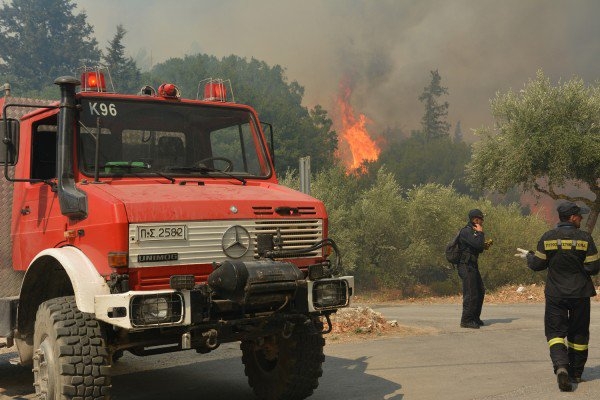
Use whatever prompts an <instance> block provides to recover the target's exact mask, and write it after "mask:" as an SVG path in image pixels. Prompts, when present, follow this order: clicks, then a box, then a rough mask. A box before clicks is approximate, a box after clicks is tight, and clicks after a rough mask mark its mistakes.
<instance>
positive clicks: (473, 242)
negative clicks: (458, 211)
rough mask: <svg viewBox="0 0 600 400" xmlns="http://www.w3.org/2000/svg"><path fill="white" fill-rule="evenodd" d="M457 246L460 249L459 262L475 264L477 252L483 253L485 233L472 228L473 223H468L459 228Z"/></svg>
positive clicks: (477, 256)
mask: <svg viewBox="0 0 600 400" xmlns="http://www.w3.org/2000/svg"><path fill="white" fill-rule="evenodd" d="M458 247H459V249H460V251H461V257H460V264H472V265H475V266H477V259H478V258H479V254H481V253H483V250H484V248H485V235H484V233H483V232H478V231H476V230H475V229H473V224H472V223H469V224H467V226H465V227H464V228H462V229H461V230H460V234H459V235H458Z"/></svg>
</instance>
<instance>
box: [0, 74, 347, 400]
mask: <svg viewBox="0 0 600 400" xmlns="http://www.w3.org/2000/svg"><path fill="white" fill-rule="evenodd" d="M55 83H56V84H57V85H58V86H59V87H60V92H61V96H60V99H58V100H56V101H45V100H32V99H22V98H15V97H12V96H10V95H8V93H7V95H5V96H4V97H3V98H0V107H1V109H0V110H1V114H0V137H1V138H2V139H3V141H2V144H1V145H0V163H1V168H2V169H3V175H4V178H3V179H2V181H1V183H0V195H1V196H2V200H3V201H2V205H3V206H2V207H0V213H2V218H3V221H4V223H3V224H2V227H1V228H0V240H1V241H2V246H0V336H1V337H4V338H6V342H7V345H8V346H12V345H13V344H14V345H16V347H17V349H18V354H19V360H18V362H20V363H21V364H24V365H31V366H32V369H33V373H34V386H35V391H36V393H37V394H38V396H39V397H40V398H43V399H62V398H67V399H70V398H94V399H96V398H108V397H109V391H110V386H111V384H110V366H111V364H112V363H113V362H115V361H116V360H117V359H118V358H119V357H120V356H121V355H122V354H123V351H125V350H126V351H129V352H131V353H133V354H134V355H136V356H146V355H152V354H158V353H164V352H173V351H182V350H196V351H197V352H198V353H207V352H210V351H213V350H215V349H217V348H218V347H219V345H220V344H221V343H227V342H240V347H241V350H242V354H243V356H242V362H243V363H244V365H245V373H246V375H247V377H248V382H249V384H250V386H251V387H252V389H253V391H254V393H255V394H256V395H257V396H258V397H259V398H264V399H302V398H305V397H308V396H310V395H311V394H312V392H313V390H314V389H315V388H316V387H317V385H318V378H319V377H320V376H321V373H322V369H321V364H322V362H323V361H324V355H323V346H324V339H323V334H325V333H327V332H328V331H329V330H331V322H330V319H329V316H330V314H331V313H334V312H335V311H336V310H337V309H339V308H341V307H346V306H348V305H349V304H350V300H351V296H352V294H353V290H354V279H353V277H352V276H340V273H341V270H342V268H341V256H340V255H339V252H338V249H337V247H336V245H335V243H334V242H333V241H332V240H331V239H329V238H327V214H326V211H325V208H324V206H323V204H322V203H321V202H320V201H318V200H316V199H314V198H312V197H310V196H308V195H306V194H303V193H300V192H297V191H294V190H291V189H289V188H286V187H283V186H280V185H278V181H277V178H276V175H275V169H274V164H273V152H272V148H271V147H272V146H269V144H268V142H267V140H266V138H265V135H264V132H263V129H262V125H261V123H260V121H259V119H258V116H257V114H256V112H255V111H254V110H253V109H252V108H251V107H249V106H246V105H242V104H237V103H235V102H233V101H229V100H228V98H227V96H228V93H227V87H226V84H225V82H224V81H222V80H210V81H208V82H206V86H205V88H204V91H203V97H202V98H196V99H184V98H182V97H181V94H180V91H179V89H178V88H177V87H176V86H175V85H173V84H164V85H161V86H160V87H159V88H158V90H155V89H153V88H151V87H145V88H143V89H142V90H141V91H140V94H139V95H122V94H117V93H114V91H108V90H107V83H108V84H110V78H108V77H107V76H106V75H105V74H103V73H102V72H101V71H100V70H85V71H84V72H83V74H82V76H81V79H76V78H73V77H61V78H58V79H57V80H56V81H55ZM108 86H110V85H108ZM197 97H200V90H199V95H198V96H197Z"/></svg>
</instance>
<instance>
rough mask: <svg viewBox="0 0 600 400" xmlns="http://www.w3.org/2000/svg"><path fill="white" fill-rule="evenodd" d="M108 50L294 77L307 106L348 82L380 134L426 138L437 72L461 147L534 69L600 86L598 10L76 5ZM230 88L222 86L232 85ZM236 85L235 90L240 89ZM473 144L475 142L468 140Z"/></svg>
mask: <svg viewBox="0 0 600 400" xmlns="http://www.w3.org/2000/svg"><path fill="white" fill-rule="evenodd" d="M76 3H77V5H78V8H79V9H80V10H85V11H86V12H87V15H88V22H89V23H90V24H92V25H93V26H94V28H95V34H96V36H97V38H98V40H99V43H100V45H101V47H104V46H105V45H106V43H107V42H108V41H109V40H110V39H111V38H112V36H114V33H115V31H116V26H117V24H119V23H122V24H123V25H124V27H125V28H126V29H127V30H128V33H127V35H126V37H125V40H124V44H125V46H126V48H127V49H128V51H129V53H130V55H132V56H136V54H145V57H146V59H147V60H149V59H151V60H152V63H153V64H156V63H159V62H162V61H165V60H166V59H168V58H172V57H183V56H184V55H185V54H194V53H198V52H203V53H208V54H212V55H215V56H217V57H223V56H226V55H229V54H236V55H239V56H242V57H247V58H250V57H254V58H257V59H260V60H264V61H266V62H267V63H268V64H271V65H275V64H279V65H281V66H283V67H284V68H286V73H287V77H288V79H289V80H290V81H298V82H299V83H300V84H301V85H302V86H304V87H305V98H304V99H305V104H306V105H307V106H308V107H313V106H314V105H316V104H321V105H322V106H324V107H325V108H326V109H328V110H331V109H332V108H333V107H334V102H335V97H336V95H337V91H338V88H339V83H340V81H341V80H342V79H344V78H347V79H349V81H350V83H351V88H352V93H353V95H352V99H351V101H352V105H353V107H354V108H355V109H356V111H357V112H360V113H364V114H366V115H367V116H368V118H369V119H370V120H372V121H374V124H375V128H376V129H377V130H379V131H381V130H383V129H385V128H387V127H393V128H401V129H402V130H403V131H404V132H406V133H408V132H410V130H412V129H419V128H420V119H421V116H422V115H423V106H422V104H421V103H420V102H419V101H418V96H419V94H420V93H421V92H422V91H423V88H424V87H425V86H427V85H428V84H429V81H430V74H429V71H431V70H435V69H437V70H438V71H439V73H440V75H441V77H442V85H443V86H445V87H447V88H448V91H449V96H446V98H444V99H443V100H447V101H448V102H449V104H450V109H449V114H448V120H449V122H450V123H451V124H452V126H454V125H455V124H456V123H457V121H461V125H462V129H463V132H464V133H465V138H466V139H469V135H470V133H469V132H470V131H471V129H473V128H478V127H480V126H482V125H491V124H492V122H493V121H492V119H491V116H490V111H489V100H490V99H491V98H492V97H494V95H495V93H496V92H498V91H506V90H508V89H509V88H512V89H515V90H519V89H520V88H521V87H523V85H524V84H525V83H526V82H527V81H528V80H529V79H531V78H534V77H535V73H536V71H537V70H538V69H540V68H542V69H543V70H544V72H545V73H546V74H547V75H548V76H549V77H550V78H551V79H553V80H554V81H556V80H558V79H570V78H571V77H572V76H574V75H577V76H580V77H582V78H583V79H584V80H585V81H587V82H595V81H596V80H597V79H598V73H597V69H598V67H597V65H598V55H599V54H600V51H599V50H600V41H598V40H597V39H598V37H599V34H600V24H598V23H597V21H596V20H595V19H596V16H597V15H600V2H597V1H595V0H577V1H563V0H529V1H522V0H503V1H497V0H454V1H444V0H436V1H434V0H414V1H409V0H404V1H399V0H378V1H370V0H360V1H359V0H304V1H293V0H289V1H286V0H257V1H252V2H250V1H245V0H221V1H219V2H214V1H209V0H204V1H198V0H178V1H177V2H164V1H159V0H128V1H120V0H104V1H102V2H98V1H95V0H77V1H76ZM225 78H226V77H225ZM234 84H235V83H234ZM471 139H472V138H471Z"/></svg>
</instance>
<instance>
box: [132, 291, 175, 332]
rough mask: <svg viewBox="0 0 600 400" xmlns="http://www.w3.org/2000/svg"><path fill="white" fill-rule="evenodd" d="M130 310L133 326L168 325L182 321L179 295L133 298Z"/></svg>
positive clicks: (169, 294) (162, 294)
mask: <svg viewBox="0 0 600 400" xmlns="http://www.w3.org/2000/svg"><path fill="white" fill-rule="evenodd" d="M130 309H131V312H130V314H129V315H130V316H131V325H133V326H152V325H167V324H168V325H170V324H177V323H179V322H181V321H182V320H183V299H182V297H181V295H180V294H179V293H161V294H152V295H141V296H134V297H132V298H131V303H130Z"/></svg>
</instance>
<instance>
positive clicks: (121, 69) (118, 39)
mask: <svg viewBox="0 0 600 400" xmlns="http://www.w3.org/2000/svg"><path fill="white" fill-rule="evenodd" d="M126 33H127V31H126V30H125V28H123V25H121V24H119V25H117V32H116V33H115V36H114V37H113V39H112V40H111V41H110V42H109V43H108V47H107V48H106V52H105V54H104V55H103V56H102V61H103V62H104V65H105V66H106V67H108V70H109V71H110V75H111V77H112V80H113V84H114V85H115V90H116V91H117V92H118V93H126V94H135V93H137V92H138V90H139V89H140V87H141V80H140V77H141V73H140V70H139V68H138V67H137V65H136V63H135V61H134V60H133V58H131V57H125V46H124V45H123V43H122V42H123V38H124V37H125V34H126Z"/></svg>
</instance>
